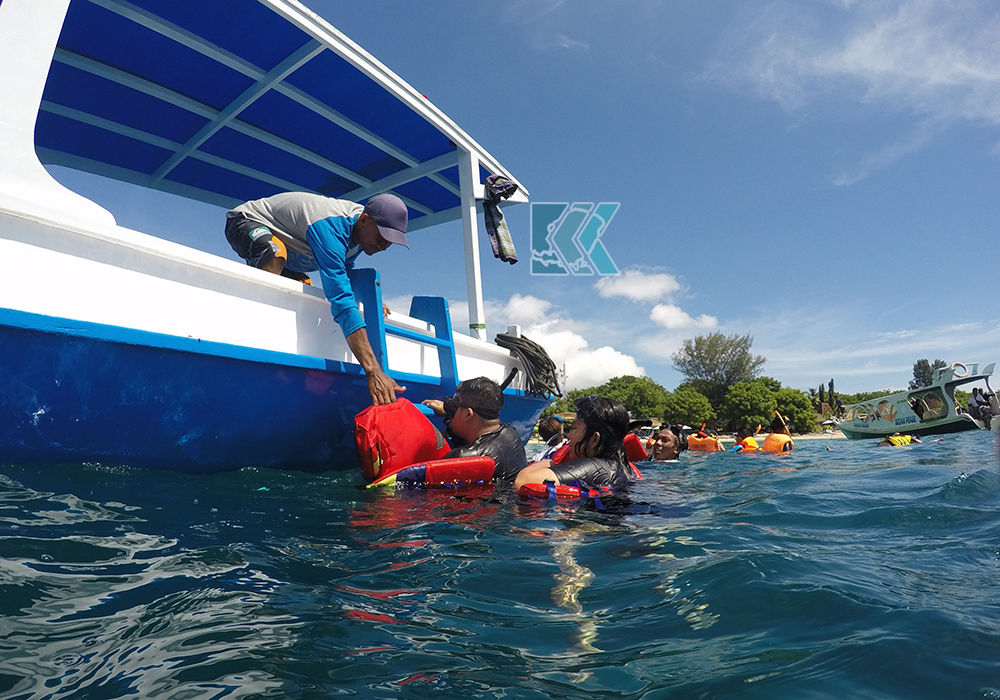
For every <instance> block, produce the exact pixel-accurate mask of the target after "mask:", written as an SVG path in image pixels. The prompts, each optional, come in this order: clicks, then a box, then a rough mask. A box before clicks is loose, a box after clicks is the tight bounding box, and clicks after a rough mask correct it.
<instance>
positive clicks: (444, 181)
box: [0, 0, 550, 472]
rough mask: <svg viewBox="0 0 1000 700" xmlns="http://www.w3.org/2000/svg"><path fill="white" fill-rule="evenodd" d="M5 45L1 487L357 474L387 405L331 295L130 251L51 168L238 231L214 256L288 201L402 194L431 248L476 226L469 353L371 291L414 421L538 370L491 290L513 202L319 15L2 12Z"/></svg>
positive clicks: (374, 322)
mask: <svg viewBox="0 0 1000 700" xmlns="http://www.w3.org/2000/svg"><path fill="white" fill-rule="evenodd" d="M0 36H3V41H2V42H0V94H2V95H3V100H0V256H2V258H3V260H4V261H5V266H4V267H5V270H4V273H3V274H2V275H0V463H14V462H22V463H32V464H34V463H39V464H41V463H52V462H101V463H116V464H129V465H136V466H145V467H155V468H164V469H173V470H184V471H194V472H201V471H218V470H226V469H237V468H240V467H244V466H248V465H253V466H267V467H279V468H291V469H303V470H322V469H330V468H356V458H355V454H354V449H353V439H352V430H353V418H354V416H355V415H356V413H357V412H358V411H360V410H361V409H362V408H364V407H365V406H366V405H368V404H369V403H370V398H369V396H368V391H367V385H366V381H365V377H364V374H363V372H362V371H361V367H360V365H358V364H357V363H356V362H355V359H354V357H353V356H352V355H351V353H350V350H349V349H348V347H347V344H346V342H345V340H344V338H343V336H342V334H341V332H340V329H339V327H338V326H337V324H336V323H335V322H334V320H333V318H332V317H331V314H330V308H329V304H328V302H327V301H326V299H325V298H324V296H323V294H322V293H321V292H320V290H318V289H313V288H311V287H304V286H303V285H302V284H300V283H298V282H294V281H292V280H288V279H285V278H282V277H279V276H277V275H272V274H268V273H266V272H262V271H260V270H256V269H252V268H250V267H248V266H246V265H243V264H241V263H239V262H236V261H235V260H227V259H223V258H220V257H217V256H214V255H210V254H207V253H204V252H201V251H198V250H194V249H192V248H189V247H186V246H183V245H179V244H177V243H175V242H171V241H166V240H163V239H160V238H155V237H153V236H150V235H147V234H145V233H142V232H138V231H133V230H128V229H125V228H123V227H121V226H119V225H117V223H116V221H115V218H114V216H113V215H112V213H111V212H109V211H107V210H105V209H103V208H102V207H101V206H98V205H97V204H95V203H94V202H92V201H90V200H87V199H85V198H83V197H81V196H80V195H78V194H76V193H74V192H71V191H69V190H68V189H66V188H65V187H63V186H62V185H61V184H59V183H58V182H57V181H56V180H54V179H53V178H52V177H51V175H50V174H49V173H48V171H46V170H45V168H44V167H43V165H42V163H46V164H56V165H61V166H65V167H69V168H75V169H78V170H83V171H87V172H91V173H96V174H98V175H102V176H106V177H111V178H116V179H119V180H123V181H127V182H131V183H134V184H138V185H141V186H145V187H150V188H154V189H159V190H163V191H166V192H170V193H172V194H176V195H180V196H183V197H188V198H191V199H195V200H199V201H203V202H208V203H211V204H214V205H217V206H219V207H220V209H219V221H218V225H217V226H215V227H213V229H212V230H207V231H204V232H203V235H204V236H218V237H221V236H222V225H223V222H224V213H225V210H226V209H229V208H231V207H233V206H235V205H237V204H239V203H241V202H243V201H246V200H250V199H256V198H259V197H264V196H267V195H270V194H274V193H277V192H282V191H289V190H298V191H307V192H318V193H320V194H324V195H328V196H334V197H340V198H343V199H350V200H353V201H359V202H364V201H367V199H368V198H369V197H371V196H372V195H374V194H378V193H380V192H392V193H394V194H396V195H398V196H399V197H401V198H402V199H403V201H404V202H406V204H407V207H408V209H409V216H410V226H409V232H410V233H411V234H412V235H411V240H412V239H413V238H414V237H416V238H418V240H419V233H420V229H422V228H424V227H427V226H432V225H435V224H438V223H441V222H445V221H451V220H455V219H461V220H462V221H463V228H464V245H465V252H466V281H467V285H468V289H469V292H468V303H469V308H470V333H469V335H464V334H458V333H453V332H452V328H451V318H450V315H449V312H448V306H447V303H446V301H445V300H444V299H443V298H440V297H415V298H414V300H413V304H412V306H411V308H410V310H409V313H408V314H403V313H401V310H394V312H393V314H392V316H391V317H389V319H388V320H385V321H383V319H382V314H381V313H380V310H381V308H382V306H381V290H380V286H379V282H378V277H377V274H376V273H375V271H374V270H370V269H368V270H359V271H358V272H357V274H356V275H355V277H354V279H353V280H352V281H353V284H354V288H355V293H356V295H357V297H358V299H359V300H360V301H361V303H362V306H363V312H364V316H365V320H366V323H367V324H368V334H369V338H370V340H371V343H372V346H373V349H374V350H375V352H376V355H377V356H378V357H379V359H380V361H381V363H382V365H383V367H384V368H385V369H386V371H387V372H388V374H389V375H390V376H391V377H393V378H394V379H396V380H397V381H398V382H399V383H400V384H403V385H405V386H407V388H408V391H407V393H406V397H407V398H409V399H410V400H412V401H413V402H414V403H419V402H420V401H421V400H423V399H427V398H437V399H441V398H444V397H445V396H447V395H449V394H451V393H453V391H454V388H455V385H456V383H457V382H459V381H461V380H462V379H464V378H469V377H475V376H481V375H485V376H488V377H491V378H493V379H495V380H496V381H498V382H501V381H503V380H504V379H505V378H506V377H508V376H509V374H510V372H511V370H512V369H514V368H520V369H521V370H525V369H527V368H526V367H525V366H524V363H523V361H522V359H521V358H520V357H515V356H513V355H512V353H511V352H510V351H509V350H507V349H503V348H501V347H498V346H497V345H495V344H493V343H489V342H486V338H485V329H486V325H485V318H484V314H483V293H482V283H481V278H480V270H479V239H478V232H477V198H478V199H481V198H482V197H483V182H484V180H485V178H486V177H487V176H488V175H491V174H500V175H504V176H506V177H508V178H510V179H511V180H514V181H515V182H516V180H515V178H514V177H513V176H512V175H511V174H510V173H509V172H507V171H506V170H505V169H504V168H503V167H502V166H501V165H500V164H499V163H498V162H497V161H496V160H495V159H494V158H493V157H492V156H491V155H490V154H489V153H487V152H486V151H485V150H484V149H483V148H482V147H481V146H480V145H479V144H478V143H476V142H475V141H474V140H473V139H472V138H470V137H469V135H468V134H466V133H465V132H464V131H462V130H461V129H460V128H459V127H458V126H457V125H456V124H455V123H454V122H452V121H451V120H450V119H449V118H448V117H447V116H446V115H444V114H443V113H442V112H441V111H440V110H439V109H437V108H436V107H435V106H434V105H433V104H431V103H430V102H429V101H428V100H427V98H426V97H424V96H423V95H421V94H420V93H418V92H417V91H416V90H414V89H413V88H412V87H411V86H409V85H408V84H406V83H405V82H404V81H403V80H401V79H400V78H399V77H398V76H397V75H395V74H394V73H392V72H391V71H390V70H389V69H388V68H386V67H385V66H384V65H382V64H381V63H379V62H378V61H377V60H376V59H375V58H373V57H372V56H371V55H369V54H368V53H367V52H365V51H364V50H363V49H361V48H360V47H359V46H357V45H356V44H355V43H354V42H352V41H351V40H350V39H348V38H347V37H346V36H344V35H343V34H341V33H340V32H339V31H337V30H336V29H335V28H334V27H332V26H330V24H328V23H327V22H325V21H324V20H323V19H322V18H320V17H319V16H317V15H316V14H315V13H313V12H311V11H310V10H309V9H308V8H307V7H306V6H305V5H303V4H301V3H299V2H296V1H295V0H226V1H225V2H204V0H169V1H168V2H164V1H163V0H131V1H126V0H72V1H71V0H43V1H40V0H2V1H0ZM415 40H419V39H415ZM519 184H520V183H519ZM526 201H527V192H526V191H525V190H524V188H523V186H521V188H520V190H519V192H518V193H517V194H516V195H515V196H514V197H512V198H511V200H510V202H515V203H516V202H526ZM515 333H516V332H515ZM529 374H530V373H529V372H526V371H521V372H520V373H519V374H518V375H517V376H516V377H515V379H514V382H513V384H511V385H510V386H509V387H508V388H507V389H506V391H505V409H504V412H503V414H502V416H501V418H502V419H503V420H504V421H505V422H508V423H511V424H513V425H514V426H515V427H516V428H517V429H518V431H519V433H520V434H521V437H522V439H524V440H527V438H528V437H529V436H530V433H531V429H532V427H533V426H534V424H535V422H536V420H537V418H538V416H539V414H540V413H541V411H542V410H543V408H544V407H545V406H546V405H547V404H548V403H549V400H550V398H549V396H548V395H545V392H544V390H538V388H537V386H536V387H532V386H531V385H530V384H529V383H528V382H527V381H526V380H527V378H528V376H529ZM533 388H534V390H535V393H530V391H529V390H531V389H533Z"/></svg>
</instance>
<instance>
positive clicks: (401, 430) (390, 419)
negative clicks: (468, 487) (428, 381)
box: [354, 398, 493, 481]
mask: <svg viewBox="0 0 1000 700" xmlns="http://www.w3.org/2000/svg"><path fill="white" fill-rule="evenodd" d="M390 438H391V439H390ZM354 444H355V446H356V447H357V450H358V461H359V462H360V463H361V471H362V472H363V473H364V475H365V479H366V480H367V481H375V480H376V479H381V478H383V477H385V476H387V475H388V474H391V473H394V472H398V471H399V470H401V469H403V468H404V467H408V466H410V465H413V464H419V463H422V462H428V461H430V460H435V459H441V458H442V457H444V456H445V455H446V454H447V453H448V452H449V450H450V449H451V448H450V447H449V446H448V443H447V441H446V440H445V439H444V436H443V435H442V434H441V432H440V431H439V430H438V429H437V428H435V427H434V425H433V424H432V423H431V422H430V421H429V420H428V419H427V416H425V415H424V414H423V413H421V412H420V409H418V408H417V407H416V406H414V405H413V404H412V403H410V402H409V401H407V400H406V399H404V398H398V399H396V403H391V404H386V405H384V406H369V407H368V408H366V409H365V410H363V411H362V412H361V413H359V414H358V415H357V416H355V418H354ZM492 461H493V460H490V462H492Z"/></svg>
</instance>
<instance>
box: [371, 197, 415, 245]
mask: <svg viewBox="0 0 1000 700" xmlns="http://www.w3.org/2000/svg"><path fill="white" fill-rule="evenodd" d="M365 214H367V215H368V216H370V217H371V218H373V219H374V220H375V224H376V225H377V226H378V231H379V233H381V234H382V238H384V239H385V240H387V241H389V242H390V243H396V244H398V245H401V246H403V247H404V248H409V247H410V246H409V244H408V243H407V242H406V221H407V219H408V218H409V217H408V215H407V212H406V205H405V204H403V200H402V199H400V198H399V197H397V196H396V195H394V194H377V195H375V196H374V197H372V198H371V199H369V200H368V204H366V205H365Z"/></svg>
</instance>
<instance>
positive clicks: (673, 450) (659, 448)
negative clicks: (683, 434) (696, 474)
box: [650, 426, 681, 462]
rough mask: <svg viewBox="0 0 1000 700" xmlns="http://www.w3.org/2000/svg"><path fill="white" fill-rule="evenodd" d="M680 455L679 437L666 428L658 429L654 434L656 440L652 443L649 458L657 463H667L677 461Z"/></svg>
mask: <svg viewBox="0 0 1000 700" xmlns="http://www.w3.org/2000/svg"><path fill="white" fill-rule="evenodd" d="M680 453H681V439H680V437H679V436H678V435H675V434H674V431H672V430H671V429H670V428H668V427H666V426H663V427H662V428H660V430H659V432H657V433H656V440H655V441H654V442H653V448H652V450H651V451H650V456H651V457H652V458H653V459H655V460H657V461H658V462H669V461H671V460H675V459H677V457H678V455H680Z"/></svg>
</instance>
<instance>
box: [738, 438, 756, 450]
mask: <svg viewBox="0 0 1000 700" xmlns="http://www.w3.org/2000/svg"><path fill="white" fill-rule="evenodd" d="M739 444H740V447H742V448H743V449H742V450H737V451H742V452H756V451H757V450H758V449H759V448H760V445H758V444H757V441H756V440H754V438H753V436H751V437H745V438H743V439H742V440H740V442H739Z"/></svg>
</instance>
